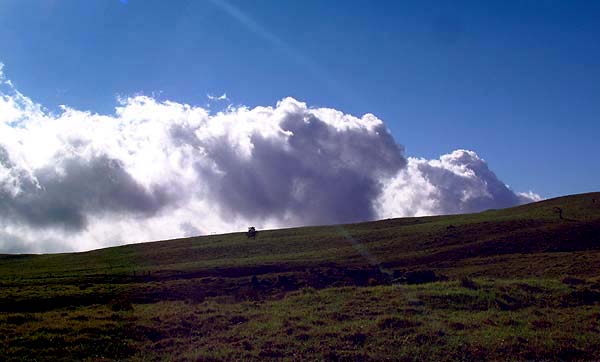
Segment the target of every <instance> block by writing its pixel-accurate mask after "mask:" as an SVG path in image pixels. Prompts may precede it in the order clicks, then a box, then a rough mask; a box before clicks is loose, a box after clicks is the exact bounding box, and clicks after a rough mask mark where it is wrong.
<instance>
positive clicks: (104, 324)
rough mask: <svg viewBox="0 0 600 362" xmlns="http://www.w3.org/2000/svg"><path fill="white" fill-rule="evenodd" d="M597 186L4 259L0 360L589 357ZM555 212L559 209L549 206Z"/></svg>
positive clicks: (598, 302) (594, 308) (598, 312)
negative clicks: (410, 212) (462, 210)
mask: <svg viewBox="0 0 600 362" xmlns="http://www.w3.org/2000/svg"><path fill="white" fill-rule="evenodd" d="M593 198H595V199H596V200H599V199H600V194H598V193H595V194H582V195H575V196H569V197H563V198H557V199H552V200H547V201H544V202H540V203H535V204H531V205H524V206H520V207H516V208H511V209H505V210H490V211H486V212H483V213H478V214H469V215H453V216H439V217H420V218H403V219H390V220H381V221H375V222H368V223H360V224H352V225H340V226H321V227H306V228H295V229H282V230H269V231H260V233H259V236H258V237H257V239H256V240H248V239H247V238H246V237H245V235H244V234H243V233H233V234H226V235H212V236H206V237H196V238H188V239H178V240H169V241H161V242H153V243H143V244H135V245H127V246H122V247H115V248H107V249H102V250H95V251H90V252H85V253H70V254H47V255H2V256H0V287H1V289H0V355H1V356H4V357H6V359H7V360H22V359H28V360H33V359H35V360H106V359H117V360H123V359H129V360H136V361H137V360H139V361H146V360H194V361H195V360H257V361H258V360H290V361H292V360H330V361H341V360H352V361H356V360H365V361H367V360H373V361H375V360H431V361H440V360H481V359H490V360H595V359H596V360H597V359H600V348H599V347H600V346H599V342H598V341H600V267H599V266H600V205H599V204H597V203H593V202H592V199H593ZM556 206H558V207H561V208H562V209H563V210H564V219H562V220H561V219H559V218H558V216H557V215H556V214H555V213H554V212H553V207H556Z"/></svg>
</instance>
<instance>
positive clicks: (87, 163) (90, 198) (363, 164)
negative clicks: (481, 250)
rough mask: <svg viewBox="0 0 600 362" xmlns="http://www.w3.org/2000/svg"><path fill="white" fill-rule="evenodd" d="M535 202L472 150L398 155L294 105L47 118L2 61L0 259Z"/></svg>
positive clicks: (387, 141) (372, 134) (345, 118)
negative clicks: (4, 70)
mask: <svg viewBox="0 0 600 362" xmlns="http://www.w3.org/2000/svg"><path fill="white" fill-rule="evenodd" d="M220 98H225V99H226V96H225V95H223V96H222V97H218V98H217V99H220ZM536 197H537V195H535V194H533V193H529V194H516V193H514V192H513V191H511V190H510V189H509V188H508V187H506V186H505V185H504V184H503V183H502V182H500V181H499V180H498V179H497V178H496V176H495V175H494V174H493V173H492V172H491V171H490V170H489V169H488V167H487V165H486V163H485V162H484V161H483V160H482V159H480V158H479V157H478V156H477V155H476V154H475V153H474V152H471V151H462V150H461V151H455V152H453V153H452V154H449V155H444V156H442V157H441V158H440V159H439V160H431V161H428V160H423V159H416V158H409V159H408V160H407V159H406V158H405V157H404V154H403V148H402V147H401V146H400V145H398V144H397V143H396V142H395V140H394V139H393V137H392V136H391V134H390V133H389V131H388V130H387V129H386V127H385V124H384V123H383V121H382V120H380V119H378V118H377V117H375V116H374V115H372V114H366V115H364V116H362V117H360V118H359V117H354V116H352V115H348V114H344V113H343V112H340V111H338V110H335V109H328V108H311V107H309V106H308V105H307V104H305V103H303V102H300V101H298V100H295V99H293V98H284V99H282V100H281V101H279V102H278V103H277V104H276V105H275V106H265V107H255V108H252V109H250V108H247V107H243V106H241V107H233V106H230V107H228V108H227V109H225V110H223V111H221V112H217V113H211V112H210V111H209V110H208V109H206V108H203V107H199V106H193V105H187V104H182V103H178V102H172V101H165V102H159V101H157V100H156V99H154V98H153V97H147V96H136V97H131V98H126V99H123V100H121V101H120V104H119V105H118V106H117V107H116V109H115V112H114V114H110V115H101V114H96V113H92V112H85V111H80V110H77V109H74V108H71V107H69V106H63V107H62V110H61V111H60V112H58V113H52V112H48V111H46V110H45V109H44V108H43V107H42V106H41V105H39V104H37V103H35V102H34V101H32V100H31V99H29V98H28V97H26V96H25V95H23V94H21V93H19V92H18V91H17V90H16V89H15V88H14V87H13V85H12V83H10V82H9V81H8V80H6V79H5V77H4V75H3V73H2V66H1V65H0V253H1V252H47V251H67V250H87V249H92V248H98V247H104V246H108V245H117V244H123V243H128V242H140V241H148V240H156V239H164V238H174V237H182V236H190V235H194V234H210V233H213V232H225V231H231V230H241V229H243V228H245V227H246V226H248V225H255V226H257V227H259V228H265V227H283V226H296V225H309V224H328V223H344V222H355V221H362V220H371V219H376V218H381V217H392V216H394V217H395V216H405V215H429V214H439V213H456V212H471V211H479V210H483V209H487V208H492V207H504V206H512V205H515V204H519V203H523V202H528V201H532V200H534V199H535V198H536Z"/></svg>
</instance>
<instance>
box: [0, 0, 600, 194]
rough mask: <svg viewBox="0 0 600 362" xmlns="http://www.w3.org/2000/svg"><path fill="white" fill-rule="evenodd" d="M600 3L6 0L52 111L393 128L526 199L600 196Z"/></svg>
mask: <svg viewBox="0 0 600 362" xmlns="http://www.w3.org/2000/svg"><path fill="white" fill-rule="evenodd" d="M599 18H600V2H593V1H560V2H559V1H515V2H507V1H498V2H495V1H485V2H483V1H439V2H437V1H436V2H427V1H385V2H378V3H375V2H371V1H343V2H338V3H334V2H333V1H330V2H325V1H294V2H292V1H289V2H288V1H286V2H282V1H267V0H261V1H233V0H228V1H227V2H224V1H221V0H211V1H177V2H168V1H146V0H144V1H141V0H138V1H136V0H129V1H118V0H114V1H113V0H111V1H108V0H107V1H38V2H34V1H27V2H22V1H16V0H5V1H2V2H0V62H2V63H4V64H5V68H4V72H5V74H6V76H7V77H8V78H10V79H11V80H12V82H13V83H14V84H15V85H16V87H17V88H18V89H19V90H20V91H21V92H22V93H23V94H26V95H27V96H29V97H31V98H32V99H34V100H35V101H36V102H39V103H41V104H43V105H45V106H46V107H48V108H49V109H56V108H57V107H58V105H60V104H67V105H69V106H71V107H74V108H77V109H87V110H91V111H94V112H100V113H112V112H114V107H115V104H116V102H115V99H116V97H117V96H118V95H132V94H138V93H142V94H147V95H155V96H156V97H157V98H159V99H171V100H175V101H178V102H186V103H191V104H197V105H202V104H205V103H206V101H207V99H206V94H207V93H208V94H214V95H220V94H222V93H224V92H226V93H227V95H228V96H229V97H230V99H231V101H232V102H233V103H234V104H244V105H248V106H256V105H273V104H275V102H277V101H278V100H280V99H282V98H284V97H286V96H293V97H295V98H297V99H299V100H302V101H305V102H307V103H308V104H309V105H310V106H315V107H317V106H326V107H332V108H336V109H340V110H343V111H344V112H347V113H352V114H354V115H357V116H360V115H362V114H364V113H368V112H370V113H373V114H375V115H376V116H377V117H379V118H381V119H382V120H384V121H385V122H386V124H387V126H388V127H389V128H390V129H391V131H392V134H393V136H394V138H395V139H396V141H397V142H398V143H400V144H402V145H404V146H405V147H406V153H407V155H409V156H418V157H426V158H436V157H438V156H439V155H441V154H444V153H448V152H450V151H452V150H454V149H457V148H466V149H473V150H475V151H477V152H478V154H479V155H480V156H481V157H483V158H485V159H486V160H487V161H488V163H489V164H490V167H491V168H492V169H493V170H494V171H495V172H496V173H497V174H498V175H499V176H500V177H501V179H502V180H503V181H505V182H506V183H508V184H509V185H510V186H511V187H512V188H514V189H516V190H522V191H524V190H533V191H535V192H537V193H539V194H541V195H542V196H544V197H551V196H557V195H562V194H570V193H578V192H585V191H597V190H598V189H600V181H599V180H600V167H598V160H597V159H598V155H600V120H599V119H598V118H599V117H598V115H599V114H600V41H599V40H598V39H600V22H599V21H598V19H599Z"/></svg>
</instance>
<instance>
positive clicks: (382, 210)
mask: <svg viewBox="0 0 600 362" xmlns="http://www.w3.org/2000/svg"><path fill="white" fill-rule="evenodd" d="M540 199H541V198H540V196H539V195H537V194H535V193H533V192H529V193H519V194H516V193H515V192H513V191H512V190H511V189H510V188H509V187H508V186H507V185H505V184H504V183H503V182H502V181H500V180H499V179H498V177H497V176H496V175H495V174H494V172H492V171H491V170H490V169H489V168H488V165H487V163H486V162H485V161H484V160H483V159H481V158H480V157H479V156H478V155H477V153H475V152H473V151H468V150H456V151H454V152H452V153H450V154H447V155H443V156H441V157H440V158H439V159H438V160H426V159H422V158H412V157H411V158H409V159H408V166H407V167H406V168H405V169H403V170H402V171H400V172H399V173H398V174H397V175H396V176H395V177H394V178H393V179H392V180H390V181H389V182H387V183H386V186H385V188H384V190H383V192H382V194H381V197H380V199H379V206H378V211H379V215H380V216H382V217H393V216H396V215H404V216H423V215H437V214H458V213H470V212H478V211H482V210H487V209H498V208H505V207H510V206H514V205H518V204H523V203H527V202H533V201H539V200H540Z"/></svg>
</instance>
